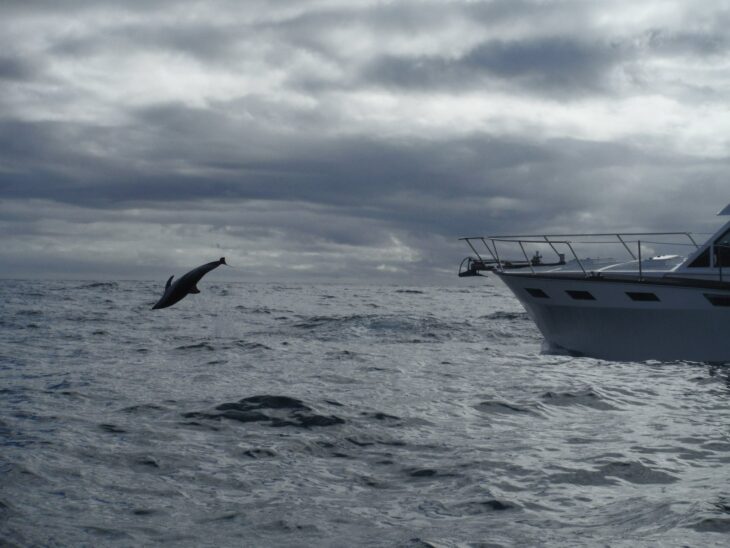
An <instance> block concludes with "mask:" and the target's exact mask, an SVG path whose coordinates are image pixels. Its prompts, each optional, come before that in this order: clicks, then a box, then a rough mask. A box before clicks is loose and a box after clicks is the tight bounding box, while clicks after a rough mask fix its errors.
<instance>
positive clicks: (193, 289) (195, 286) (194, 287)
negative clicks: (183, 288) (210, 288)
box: [188, 285, 200, 294]
mask: <svg viewBox="0 0 730 548" xmlns="http://www.w3.org/2000/svg"><path fill="white" fill-rule="evenodd" d="M188 293H193V294H195V293H200V289H198V286H197V285H194V286H193V287H191V288H190V289H188Z"/></svg>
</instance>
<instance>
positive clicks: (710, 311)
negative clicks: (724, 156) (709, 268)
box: [496, 272, 730, 362]
mask: <svg viewBox="0 0 730 548" xmlns="http://www.w3.org/2000/svg"><path fill="white" fill-rule="evenodd" d="M496 274H497V275H498V276H499V277H500V279H501V280H502V281H503V282H504V283H505V284H506V285H507V286H508V287H509V288H510V289H511V290H512V292H513V293H514V294H515V296H516V297H517V298H518V299H519V301H520V302H521V303H522V305H523V306H524V307H525V309H526V310H527V312H528V314H529V315H530V317H531V318H532V320H533V321H534V322H535V324H536V325H537V327H538V328H539V329H540V331H541V332H542V334H543V336H544V337H545V339H546V340H547V341H548V343H549V344H551V345H553V346H557V347H560V348H562V349H565V350H567V351H569V352H573V353H578V354H582V355H586V356H591V357H596V358H602V359H607V360H621V361H642V360H661V361H674V360H687V361H702V362H730V306H728V304H730V291H729V290H720V289H707V288H698V287H678V286H672V285H665V284H661V283H652V282H651V280H649V281H642V282H614V281H605V280H597V279H591V278H585V279H579V278H572V279H560V278H551V277H549V276H531V275H529V274H512V273H504V272H497V273H496ZM636 299H639V300H636Z"/></svg>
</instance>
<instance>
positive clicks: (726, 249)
mask: <svg viewBox="0 0 730 548" xmlns="http://www.w3.org/2000/svg"><path fill="white" fill-rule="evenodd" d="M715 265H717V266H722V267H723V268H724V267H726V266H730V230H728V231H727V232H725V234H723V235H722V236H720V237H719V238H718V239H717V240H715Z"/></svg>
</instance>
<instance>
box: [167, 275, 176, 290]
mask: <svg viewBox="0 0 730 548" xmlns="http://www.w3.org/2000/svg"><path fill="white" fill-rule="evenodd" d="M174 277H175V274H173V275H172V276H170V278H169V279H168V280H167V283H166V284H165V291H167V290H168V289H170V286H171V285H172V279H173V278H174Z"/></svg>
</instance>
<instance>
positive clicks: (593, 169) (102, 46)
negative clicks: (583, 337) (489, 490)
mask: <svg viewBox="0 0 730 548" xmlns="http://www.w3.org/2000/svg"><path fill="white" fill-rule="evenodd" d="M729 28H730V2H727V1H714V2H713V1H703V2H701V3H697V2H693V1H690V0H687V1H651V0H647V1H638V2H637V1H636V0H627V1H600V2H589V1H578V0H565V1H554V2H547V1H527V0H495V1H476V0H451V1H446V0H442V1H429V0H423V1H417V0H404V1H392V2H389V1H384V0H379V1H376V0H306V1H294V0H270V1H265V0H249V1H246V0H237V1H233V0H231V1H228V2H226V1H221V2H213V1H190V2H185V1H178V0H175V1H172V0H139V1H131V0H126V1H124V2H121V1H116V2H114V1H103V0H89V1H84V0H64V1H62V2H60V1H57V0H47V1H41V0H34V1H33V2H28V1H27V0H18V1H13V0H3V1H2V3H0V235H1V236H2V246H0V276H2V277H17V276H21V277H22V276H34V277H35V276H51V277H74V278H79V277H80V278H88V279H91V278H98V277H105V278H106V277H112V278H114V277H119V278H144V279H154V278H157V277H160V279H163V280H164V278H166V277H167V276H168V275H169V274H173V273H175V274H181V273H183V272H184V271H185V270H186V269H187V268H189V267H193V266H196V265H198V264H200V263H203V262H207V261H209V260H213V259H216V258H218V257H219V256H222V255H225V256H226V257H227V258H228V261H229V263H231V264H234V265H237V266H239V267H240V268H239V269H238V270H236V271H233V270H230V271H229V275H231V274H230V273H232V272H235V276H234V277H236V278H237V279H241V280H245V279H251V280H264V279H274V280H302V281H308V282H311V281H315V282H316V281H318V280H322V281H323V280H331V279H341V280H343V281H346V280H348V279H357V280H368V281H378V280H383V281H388V282H392V281H396V282H398V281H399V282H402V283H406V284H407V283H416V282H418V283H422V282H427V281H433V282H434V283H441V282H443V283H452V282H453V283H456V282H455V274H454V273H455V269H456V267H457V265H458V261H459V260H460V259H461V258H462V257H463V256H465V255H467V254H468V253H467V251H468V250H467V249H465V247H464V246H463V244H462V243H461V242H458V241H457V238H458V237H460V236H466V235H476V234H484V233H513V232H516V231H518V232H527V233H529V232H533V231H553V232H556V231H570V232H573V231H578V230H591V231H603V230H606V229H624V230H629V229H646V230H678V229H692V230H708V229H714V228H715V227H716V226H717V225H718V222H719V221H720V219H718V218H716V217H714V214H715V213H716V212H717V211H718V210H719V209H720V208H721V207H723V206H724V205H725V204H727V203H729V202H730V177H729V175H730V169H729V168H730V165H729V158H728V150H729V149H728V145H729V143H728V139H729V138H730V55H729V53H730V33H728V29H729Z"/></svg>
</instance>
